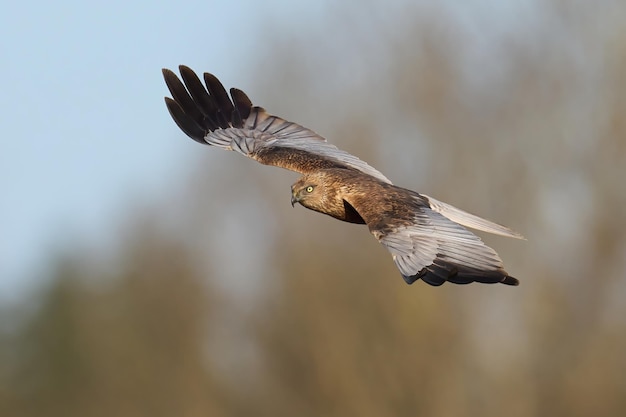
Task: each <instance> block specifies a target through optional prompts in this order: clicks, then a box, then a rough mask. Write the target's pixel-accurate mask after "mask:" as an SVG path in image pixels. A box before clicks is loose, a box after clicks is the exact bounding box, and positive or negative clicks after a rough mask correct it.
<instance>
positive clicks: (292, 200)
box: [291, 194, 300, 207]
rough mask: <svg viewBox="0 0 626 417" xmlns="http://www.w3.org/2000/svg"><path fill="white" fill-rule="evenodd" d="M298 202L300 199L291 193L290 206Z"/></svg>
mask: <svg viewBox="0 0 626 417" xmlns="http://www.w3.org/2000/svg"><path fill="white" fill-rule="evenodd" d="M298 202H300V199H299V198H298V197H297V196H296V195H295V194H291V207H294V206H295V204H296V203H298Z"/></svg>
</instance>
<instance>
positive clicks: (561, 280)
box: [0, 0, 626, 417]
mask: <svg viewBox="0 0 626 417" xmlns="http://www.w3.org/2000/svg"><path fill="white" fill-rule="evenodd" d="M0 35H1V36H0V39H1V41H0V54H1V56H2V65H1V67H0V76H1V79H2V88H3V93H2V95H0V119H1V120H0V190H1V191H2V192H1V195H0V415H2V416H41V415H46V416H81V417H82V416H111V415H115V416H137V415H150V416H207V415H210V416H247V415H260V416H288V415H298V416H320V415H323V416H347V415H358V416H378V417H380V416H416V415H428V416H494V417H495V416H503V415H507V416H540V415H544V416H546V415H549V416H589V415H594V416H617V415H624V414H625V413H626V354H625V352H626V303H624V301H623V300H624V297H626V280H625V279H624V278H625V275H626V272H625V271H626V216H624V207H625V206H626V186H625V180H626V88H625V86H626V3H624V2H622V1H618V0H615V1H608V0H607V1H597V2H585V1H563V0H549V1H533V0H517V1H509V2H495V1H493V2H492V1H486V0H471V1H464V2H457V1H453V0H449V1H408V0H407V1H386V2H382V1H381V2H374V1H359V2H356V1H354V2H342V3H341V4H337V2H332V1H315V2H300V3H297V2H289V1H286V0H282V1H281V0H271V1H265V2H262V3H260V2H256V1H231V2H215V1H208V2H207V1H189V2H186V3H185V4H182V3H178V2H169V3H168V2H156V3H155V2H146V1H137V2H121V1H112V2H111V1H107V2H100V1H96V2H86V3H85V2H79V1H73V0H60V1H58V2H48V3H45V4H44V2H13V3H12V4H11V5H7V6H6V7H4V8H3V13H2V15H1V16H0ZM179 64H186V65H188V66H190V67H192V68H194V69H195V70H197V71H199V72H202V71H210V72H212V73H214V74H216V75H217V76H218V77H219V78H220V79H221V80H222V81H223V82H224V84H225V85H226V86H227V87H230V86H237V87H239V88H241V89H243V90H244V91H246V92H247V93H248V95H249V96H250V97H251V99H252V101H253V102H254V103H255V104H258V105H262V106H264V107H265V108H267V109H268V110H269V111H270V112H272V113H274V114H277V115H280V116H282V117H284V118H286V119H288V120H293V121H295V122H298V123H301V124H303V125H305V126H307V127H310V128H312V129H314V130H316V131H317V132H318V133H320V134H322V135H323V136H325V137H327V138H328V139H329V141H331V142H332V143H334V144H336V145H338V146H339V147H341V148H343V149H345V150H347V151H350V152H352V153H354V154H356V155H358V156H359V157H361V158H362V159H364V160H366V161H368V162H370V163H371V164H372V165H373V166H375V167H377V168H378V169H380V170H381V171H382V172H383V173H384V174H385V175H386V176H388V177H389V178H390V179H391V180H392V181H394V183H395V184H397V185H400V186H404V187H407V188H411V189H414V190H416V191H420V192H423V193H426V194H429V195H432V196H433V197H436V198H438V199H441V200H444V201H446V202H449V203H451V204H454V205H456V206H458V207H461V208H463V209H465V210H468V211H470V212H474V213H476V214H479V215H480V216H483V217H486V218H489V219H492V220H494V221H497V222H500V223H504V224H506V225H508V226H510V227H512V228H514V229H516V230H518V231H520V232H522V233H523V234H524V235H525V236H526V237H527V238H528V241H516V240H508V239H504V238H500V237H494V236H483V237H484V240H485V241H486V243H487V244H489V245H491V246H493V247H494V248H496V250H497V251H498V252H499V253H500V255H501V256H502V258H503V260H504V261H505V264H506V268H507V270H508V271H509V272H510V273H511V274H512V275H514V276H516V277H518V278H519V279H520V281H521V285H520V286H519V287H517V288H511V287H506V286H503V285H493V286H489V285H477V284H474V285H471V286H454V285H449V284H448V285H444V286H442V287H439V288H433V287H430V286H428V285H425V284H424V283H421V282H417V283H416V284H414V285H412V286H407V285H406V284H405V283H404V281H403V280H402V278H401V276H400V274H399V273H398V271H397V270H396V268H395V266H394V264H393V261H392V260H391V257H390V256H389V254H388V253H387V252H386V251H385V250H384V248H382V247H381V246H380V245H379V244H378V243H377V242H376V241H375V239H373V238H372V237H371V235H370V234H369V233H368V231H367V229H366V228H365V227H363V226H357V225H351V224H340V223H338V222H337V221H335V220H333V219H331V218H329V217H326V216H322V215H318V214H315V213H312V212H310V211H307V210H305V209H303V208H301V207H297V208H295V209H292V208H291V207H290V204H289V198H290V191H289V186H290V185H291V183H292V182H294V181H295V180H296V178H297V174H295V173H291V172H288V171H284V170H280V169H276V168H271V167H265V166H262V165H259V164H255V163H253V162H251V161H250V160H247V159H246V158H242V157H240V156H238V155H236V154H234V153H226V152H222V151H218V150H212V149H209V148H208V147H202V146H200V145H198V144H197V143H195V142H193V141H191V140H190V139H188V138H187V137H185V136H184V134H183V133H182V132H180V131H179V130H178V128H177V127H176V125H175V124H174V123H173V121H172V120H171V119H170V117H169V115H168V113H167V110H166V108H165V105H164V103H163V96H165V95H168V94H169V93H168V92H167V89H166V87H165V84H164V82H163V80H162V76H161V72H160V70H161V68H162V67H167V68H171V69H174V70H176V69H177V66H178V65H179Z"/></svg>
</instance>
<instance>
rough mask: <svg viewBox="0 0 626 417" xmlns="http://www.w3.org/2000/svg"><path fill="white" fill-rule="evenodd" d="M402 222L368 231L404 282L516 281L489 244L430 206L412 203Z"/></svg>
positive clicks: (434, 283) (466, 282)
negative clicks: (382, 247) (409, 211)
mask: <svg viewBox="0 0 626 417" xmlns="http://www.w3.org/2000/svg"><path fill="white" fill-rule="evenodd" d="M418 204H419V203H418ZM392 223H393V222H392ZM402 223H403V224H402V225H400V226H396V227H391V228H386V230H384V231H375V230H374V231H372V233H373V234H374V236H375V237H376V238H377V239H378V240H379V241H380V243H382V244H383V246H385V247H386V248H387V250H389V252H390V253H391V255H392V257H393V260H394V261H395V263H396V266H397V267H398V269H399V270H400V272H401V273H402V276H403V277H404V279H405V281H406V282H407V283H409V284H411V283H413V282H414V281H416V280H417V279H422V280H423V281H425V282H427V283H429V284H431V285H441V284H443V283H444V282H446V281H449V282H453V283H457V284H469V283H470V282H474V281H476V282H483V283H496V282H502V283H504V284H509V285H518V281H517V279H515V278H513V277H511V276H509V274H508V273H507V272H506V271H505V270H504V265H503V263H502V260H501V259H500V257H499V256H498V254H497V253H496V252H495V251H494V250H493V249H492V248H490V247H489V246H487V245H485V244H484V243H483V241H482V240H481V239H480V238H479V237H478V236H476V235H475V234H473V233H472V232H470V231H469V230H467V229H465V228H464V227H462V226H461V225H459V224H457V223H455V222H453V221H452V220H450V219H448V218H447V217H445V216H444V215H442V214H441V213H439V212H437V211H435V210H433V209H432V208H430V207H426V206H421V207H420V206H419V205H416V206H415V210H414V214H413V218H412V219H411V221H410V222H406V221H404V222H402Z"/></svg>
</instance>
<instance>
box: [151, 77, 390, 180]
mask: <svg viewBox="0 0 626 417" xmlns="http://www.w3.org/2000/svg"><path fill="white" fill-rule="evenodd" d="M179 70H180V73H181V77H182V79H183V81H182V82H181V81H180V80H179V79H178V77H177V76H176V74H174V73H173V72H172V71H170V70H167V69H164V70H163V76H164V78H165V83H166V84H167V87H168V88H169V90H170V92H171V94H172V98H171V99H170V98H165V103H166V105H167V109H168V111H169V113H170V115H171V116H172V118H173V119H174V121H175V122H176V124H177V125H178V127H179V128H180V129H181V130H182V131H183V132H184V133H185V134H186V135H187V136H189V137H191V138H192V139H193V140H195V141H196V142H200V143H203V144H209V145H213V146H217V147H219V148H222V149H226V150H231V151H235V152H238V153H241V154H242V155H245V156H247V157H249V158H252V159H254V160H256V161H258V162H260V163H262V164H265V165H273V166H278V167H281V168H286V169H289V170H292V171H296V172H300V173H303V174H306V173H311V172H315V171H317V170H319V169H324V168H338V167H341V168H351V169H356V170H358V171H361V172H363V173H365V174H368V175H371V176H373V177H375V178H377V179H379V180H381V181H383V182H386V183H391V181H389V179H388V178H387V177H385V176H384V175H383V174H382V173H380V172H379V171H378V170H376V169H374V168H372V167H371V166H370V165H368V164H367V163H366V162H364V161H362V160H360V159H359V158H357V157H356V156H354V155H352V154H350V153H348V152H346V151H342V150H341V149H338V148H337V147H336V146H334V145H331V144H329V143H328V142H326V139H324V138H323V137H322V136H320V135H318V134H316V133H315V132H313V131H312V130H310V129H307V128H305V127H303V126H300V125H298V124H296V123H293V122H289V121H287V120H284V119H282V118H280V117H277V116H273V115H271V114H268V113H267V112H266V111H265V110H264V109H263V108H262V107H258V106H252V102H251V101H250V99H249V98H248V96H247V95H246V94H245V93H244V92H243V91H241V90H238V89H234V88H233V89H231V90H230V98H229V96H228V93H227V92H226V89H225V88H224V86H223V85H222V83H221V82H220V81H219V80H218V79H217V78H216V77H215V76H214V75H212V74H209V73H205V74H204V81H205V85H206V88H205V87H204V86H203V85H202V82H201V81H200V79H199V78H198V76H197V75H196V74H195V73H194V72H193V71H192V70H191V69H190V68H188V67H185V66H182V65H181V66H180V67H179ZM183 83H184V84H183ZM231 98H232V100H231Z"/></svg>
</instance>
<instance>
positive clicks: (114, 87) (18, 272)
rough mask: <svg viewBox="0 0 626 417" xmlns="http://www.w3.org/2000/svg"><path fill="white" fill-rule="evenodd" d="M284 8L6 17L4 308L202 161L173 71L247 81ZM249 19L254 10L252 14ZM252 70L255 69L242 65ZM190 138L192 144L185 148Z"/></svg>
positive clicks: (66, 10) (142, 5)
mask: <svg viewBox="0 0 626 417" xmlns="http://www.w3.org/2000/svg"><path fill="white" fill-rule="evenodd" d="M277 4H278V3H277V2H273V3H272V2H270V3H268V2H265V3H264V5H263V7H261V5H260V4H259V3H258V2H253V1H243V2H242V1H239V2H206V1H193V2H186V3H185V4H184V5H183V3H179V2H148V1H135V2H126V1H124V2H121V1H113V2H111V1H107V2H82V1H72V0H61V1H58V2H28V1H27V2H13V3H11V5H10V6H9V7H8V9H7V7H4V8H3V13H2V15H1V16H0V39H2V40H1V41H0V42H1V43H0V55H1V56H2V65H1V66H0V75H1V76H2V88H3V93H2V95H0V118H1V122H0V129H1V134H0V189H1V190H2V196H1V199H0V230H1V238H0V301H2V300H7V299H9V300H10V299H15V297H19V296H20V295H21V294H22V293H23V292H24V290H25V289H26V288H28V287H29V286H30V285H31V284H33V283H37V282H38V281H39V280H41V279H42V275H45V266H46V264H47V261H48V259H47V258H46V257H50V256H52V254H54V253H55V250H62V248H63V246H64V245H66V244H69V242H72V241H75V240H76V239H78V240H80V239H84V238H86V237H88V238H94V239H106V237H107V235H109V234H110V231H111V229H112V227H113V226H114V225H116V224H119V222H120V220H121V219H120V217H121V216H123V215H125V213H126V211H127V209H128V207H129V206H132V205H133V204H135V203H136V202H139V201H150V200H154V199H159V198H164V197H165V196H166V195H167V193H168V190H170V191H171V189H172V187H175V186H176V185H177V184H180V183H181V182H182V181H184V178H185V176H186V175H188V172H189V171H188V168H187V167H188V165H189V162H190V160H193V159H194V157H195V155H197V152H195V151H196V150H197V148H196V149H194V147H192V146H184V144H185V143H186V142H185V141H184V137H183V136H181V134H180V132H179V131H178V130H177V128H176V126H175V125H174V124H173V123H172V121H171V119H170V118H169V115H168V114H167V111H166V109H165V106H164V104H163V96H164V95H166V93H167V90H166V87H165V85H164V83H163V81H162V76H161V68H162V67H169V68H176V66H177V65H178V64H180V63H185V64H187V65H189V66H191V67H193V68H198V69H199V70H205V69H209V68H210V70H211V71H212V72H215V73H216V74H220V75H221V76H222V77H223V78H225V80H224V81H225V83H227V84H230V83H231V82H235V80H236V79H237V77H240V78H239V79H240V80H242V79H243V78H244V76H243V75H241V74H242V73H243V72H245V70H246V69H247V68H249V64H250V62H251V57H250V55H251V53H250V51H252V50H253V49H254V41H255V33H259V31H261V32H262V31H263V30H264V25H266V24H267V23H268V21H267V20H264V19H259V15H258V14H255V13H252V12H253V11H254V10H253V9H254V8H255V7H256V8H260V9H262V10H261V11H263V14H267V13H265V10H268V9H267V8H269V9H270V10H271V9H272V8H273V9H274V10H284V7H283V8H281V7H277ZM243 11H246V12H245V13H244V12H243ZM242 67H243V68H242ZM176 138H178V139H180V141H178V140H175V139H176Z"/></svg>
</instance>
